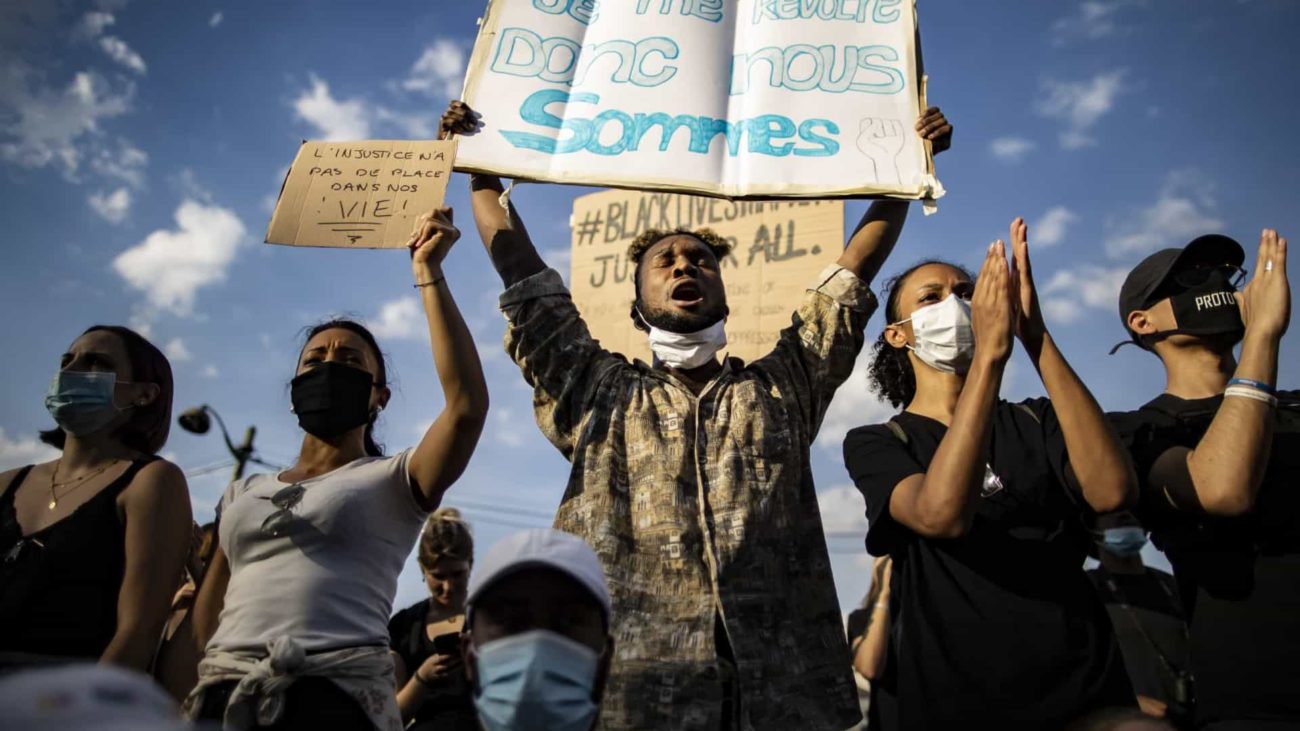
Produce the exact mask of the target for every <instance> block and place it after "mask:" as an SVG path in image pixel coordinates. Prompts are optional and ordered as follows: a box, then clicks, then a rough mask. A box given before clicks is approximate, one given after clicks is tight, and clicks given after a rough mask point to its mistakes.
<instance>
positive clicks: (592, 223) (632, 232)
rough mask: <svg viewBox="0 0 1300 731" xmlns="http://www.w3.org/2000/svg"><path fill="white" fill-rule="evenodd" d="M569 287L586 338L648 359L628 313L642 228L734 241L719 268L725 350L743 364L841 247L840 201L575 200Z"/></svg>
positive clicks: (616, 195)
mask: <svg viewBox="0 0 1300 731" xmlns="http://www.w3.org/2000/svg"><path fill="white" fill-rule="evenodd" d="M571 225H572V228H573V259H572V267H571V270H570V283H571V290H572V292H573V299H574V302H576V303H577V305H578V309H579V311H581V312H582V315H583V318H584V319H586V321H587V325H588V327H590V328H591V332H592V335H593V336H594V337H595V338H596V339H597V340H599V341H600V342H601V344H602V345H604V346H605V347H606V348H608V349H609V350H612V351H614V352H618V353H622V354H624V355H626V356H627V357H628V358H640V359H642V360H644V361H646V362H649V361H650V349H649V347H647V346H646V337H645V333H643V332H641V331H640V330H636V329H635V328H633V326H632V320H631V317H630V316H629V312H630V308H631V306H632V300H633V298H634V297H635V294H636V293H635V291H634V285H633V281H632V279H633V273H634V271H635V267H634V266H633V265H632V264H631V262H630V261H629V260H628V259H627V247H628V244H630V243H632V240H633V239H635V238H636V237H637V235H638V234H640V233H641V232H642V231H644V230H646V229H647V228H661V229H662V228H670V229H671V228H676V227H678V226H683V227H686V228H691V229H694V228H701V227H704V228H711V229H713V230H714V231H716V232H718V234H720V235H721V236H723V237H724V238H727V239H729V240H731V241H732V242H733V249H732V253H731V255H730V256H729V257H727V258H726V259H725V260H724V261H723V262H722V279H723V283H724V284H725V285H726V287H727V304H728V305H729V306H730V308H731V315H730V317H729V318H728V319H727V340H728V346H727V352H728V353H729V354H730V355H733V356H736V357H739V358H743V359H744V360H745V361H746V362H749V361H752V360H754V359H756V358H759V357H762V356H763V355H766V354H767V353H769V352H771V350H772V346H773V344H774V343H775V342H776V338H777V335H778V334H779V333H780V331H781V330H782V329H784V328H785V327H787V326H788V325H789V324H790V316H791V315H792V314H793V313H794V311H795V310H796V309H797V308H798V307H799V304H800V302H802V301H803V297H804V293H805V292H806V291H807V289H808V286H809V285H810V284H812V283H813V281H814V279H815V278H816V277H817V274H818V273H819V272H821V270H822V269H823V268H825V267H826V265H827V264H830V263H832V262H834V261H835V260H836V259H838V258H839V256H840V253H841V252H842V251H843V249H844V203H843V201H725V200H720V199H717V198H706V197H700V196H688V195H678V194H674V193H638V192H634V191H626V190H609V191H605V192H601V193H593V194H591V195H585V196H582V197H580V198H578V199H576V200H575V201H574V205H573V219H572V221H571Z"/></svg>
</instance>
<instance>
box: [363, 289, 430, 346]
mask: <svg viewBox="0 0 1300 731" xmlns="http://www.w3.org/2000/svg"><path fill="white" fill-rule="evenodd" d="M366 326H367V327H369V328H370V332H372V333H374V335H375V337H376V338H378V339H380V340H413V339H415V338H418V337H420V336H421V334H423V333H424V332H426V328H425V319H424V310H423V309H421V308H420V300H419V299H417V298H415V297H402V298H401V299H395V300H393V301H391V302H385V303H384V304H383V306H381V307H380V308H379V314H378V315H376V316H375V317H373V318H371V319H369V320H368V321H367V322H366Z"/></svg>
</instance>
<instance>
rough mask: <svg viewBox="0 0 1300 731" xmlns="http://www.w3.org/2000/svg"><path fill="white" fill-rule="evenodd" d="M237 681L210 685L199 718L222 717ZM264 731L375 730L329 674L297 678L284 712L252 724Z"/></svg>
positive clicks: (287, 691) (203, 719)
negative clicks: (271, 720) (274, 718)
mask: <svg viewBox="0 0 1300 731" xmlns="http://www.w3.org/2000/svg"><path fill="white" fill-rule="evenodd" d="M236 685H238V683H236V682H235V681H233V680H231V681H228V682H225V683H218V684H216V685H213V686H211V687H209V688H208V689H207V690H206V691H204V693H203V705H202V706H200V708H199V720H200V721H218V722H219V721H221V719H222V717H223V716H225V713H226V702H227V701H229V700H230V694H231V693H233V692H234V690H235V686H236ZM252 728H255V729H265V730H266V731H321V729H331V730H332V729H339V731H374V728H375V727H374V725H373V724H371V723H370V717H369V716H367V715H366V712H365V711H363V710H362V709H361V706H359V705H357V702H356V701H355V700H353V699H352V696H350V695H348V694H347V693H344V692H343V690H342V689H341V688H339V687H338V686H337V685H335V684H334V683H333V682H332V681H330V680H329V679H328V678H320V677H306V678H299V679H298V680H296V681H294V683H293V685H290V686H289V688H288V690H286V691H285V692H284V713H282V714H281V715H280V720H278V721H276V722H275V723H274V724H272V725H270V726H253V727H252Z"/></svg>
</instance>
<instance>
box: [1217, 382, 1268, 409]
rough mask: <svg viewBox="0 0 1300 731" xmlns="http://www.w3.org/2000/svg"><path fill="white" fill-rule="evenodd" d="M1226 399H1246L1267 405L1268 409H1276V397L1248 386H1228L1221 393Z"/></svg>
mask: <svg viewBox="0 0 1300 731" xmlns="http://www.w3.org/2000/svg"><path fill="white" fill-rule="evenodd" d="M1223 395H1224V396H1227V397H1231V396H1235V397H1237V398H1248V399H1251V400H1253V401H1260V402H1262V403H1265V404H1268V406H1269V408H1276V407H1277V397H1276V396H1274V395H1272V394H1269V393H1266V392H1264V391H1261V390H1259V389H1256V388H1252V387H1250V386H1228V387H1227V388H1226V389H1224V391H1223Z"/></svg>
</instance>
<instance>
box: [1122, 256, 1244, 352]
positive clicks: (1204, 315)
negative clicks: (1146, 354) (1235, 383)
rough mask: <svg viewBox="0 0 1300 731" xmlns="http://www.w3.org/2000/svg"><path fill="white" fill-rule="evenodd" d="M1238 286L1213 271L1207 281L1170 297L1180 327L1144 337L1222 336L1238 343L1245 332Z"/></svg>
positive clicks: (1147, 340)
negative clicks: (1238, 301)
mask: <svg viewBox="0 0 1300 731" xmlns="http://www.w3.org/2000/svg"><path fill="white" fill-rule="evenodd" d="M1236 294H1237V288H1236V287H1234V286H1232V282H1231V281H1230V280H1229V279H1228V277H1227V275H1225V274H1223V273H1222V272H1214V273H1212V274H1210V275H1209V276H1208V277H1207V278H1206V280H1205V282H1203V283H1202V284H1198V285H1196V286H1195V287H1189V288H1187V289H1186V290H1184V291H1183V292H1180V293H1178V294H1176V295H1173V296H1172V297H1170V298H1169V304H1170V305H1171V306H1172V308H1173V311H1174V322H1176V323H1178V327H1176V328H1174V329H1173V330H1161V331H1159V332H1156V333H1152V334H1150V335H1147V336H1144V338H1143V339H1144V340H1145V341H1146V342H1147V343H1150V342H1152V340H1153V339H1164V338H1167V337H1169V336H1170V335H1223V336H1228V337H1227V339H1230V340H1231V341H1232V342H1234V343H1235V342H1237V341H1238V340H1240V339H1241V336H1242V335H1243V334H1245V332H1246V325H1245V324H1244V323H1242V321H1241V308H1240V307H1239V306H1238V305H1237V297H1236Z"/></svg>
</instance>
